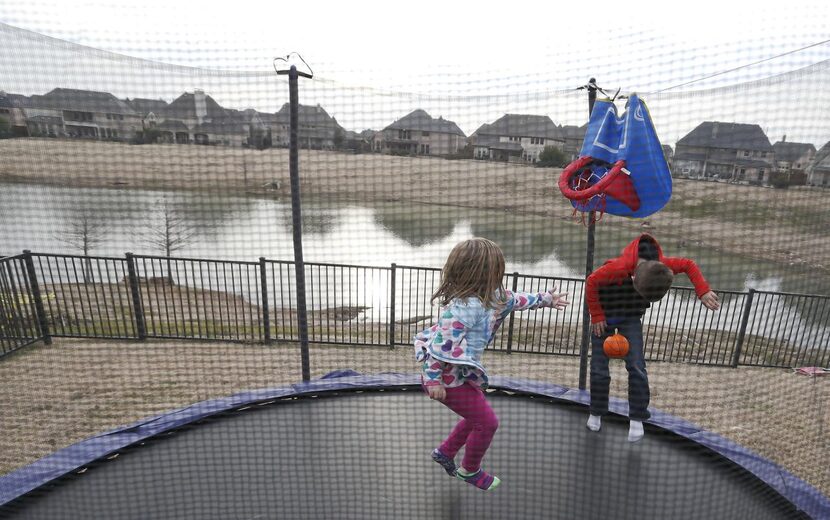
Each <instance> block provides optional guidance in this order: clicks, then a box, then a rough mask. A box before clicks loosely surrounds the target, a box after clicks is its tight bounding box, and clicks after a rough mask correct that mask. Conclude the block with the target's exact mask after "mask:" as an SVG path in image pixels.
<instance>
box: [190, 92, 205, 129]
mask: <svg viewBox="0 0 830 520" xmlns="http://www.w3.org/2000/svg"><path fill="white" fill-rule="evenodd" d="M193 104H194V108H195V109H196V120H197V122H198V123H199V124H202V123H204V122H205V118H206V117H207V103H206V102H205V91H204V90H202V89H198V88H197V89H195V90H194V91H193Z"/></svg>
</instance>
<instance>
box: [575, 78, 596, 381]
mask: <svg viewBox="0 0 830 520" xmlns="http://www.w3.org/2000/svg"><path fill="white" fill-rule="evenodd" d="M596 81H597V80H596V79H595V78H591V79H589V80H588V120H590V119H591V112H592V111H593V110H594V102H595V101H596V100H597V86H596ZM595 221H596V212H595V211H591V212H590V213H589V214H588V239H587V241H586V243H587V245H586V248H585V285H583V293H584V296H587V289H588V276H590V275H591V272H593V270H594V231H595V228H596V225H595V224H596V222H595ZM590 340H591V314H590V313H589V312H588V299H587V298H583V303H582V342H581V344H580V346H579V389H580V390H585V388H586V380H587V379H588V345H590Z"/></svg>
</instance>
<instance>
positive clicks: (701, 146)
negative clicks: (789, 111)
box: [673, 121, 775, 184]
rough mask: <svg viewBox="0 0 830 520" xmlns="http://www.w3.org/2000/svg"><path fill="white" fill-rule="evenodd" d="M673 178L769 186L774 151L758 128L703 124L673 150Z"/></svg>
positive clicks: (740, 125) (754, 126)
mask: <svg viewBox="0 0 830 520" xmlns="http://www.w3.org/2000/svg"><path fill="white" fill-rule="evenodd" d="M673 166H674V168H673V170H674V173H675V174H676V175H678V174H679V175H681V176H689V177H699V178H705V179H727V180H732V181H736V182H737V181H748V182H751V183H760V184H767V183H769V176H770V173H771V172H772V171H773V170H774V169H775V159H774V151H773V148H772V145H771V144H770V142H769V139H768V138H767V136H766V134H764V131H763V130H762V129H761V127H760V126H758V125H751V124H741V123H720V122H717V121H706V122H704V123H701V124H699V125H698V126H697V128H695V129H694V130H692V131H691V132H690V133H688V134H687V135H685V136H684V137H682V138H681V139H680V140H679V141H677V144H676V146H675V152H674V159H673Z"/></svg>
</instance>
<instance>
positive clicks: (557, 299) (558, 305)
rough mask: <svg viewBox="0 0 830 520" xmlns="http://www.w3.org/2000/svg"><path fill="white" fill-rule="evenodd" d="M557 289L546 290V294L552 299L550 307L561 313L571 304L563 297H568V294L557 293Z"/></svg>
mask: <svg viewBox="0 0 830 520" xmlns="http://www.w3.org/2000/svg"><path fill="white" fill-rule="evenodd" d="M558 290H559V288H558V287H556V286H554V287H553V288H552V289H548V293H549V294H550V295H551V297H552V298H553V303H551V307H553V308H554V309H556V310H557V311H561V310H562V309H564V308H565V307H567V306H568V305H569V304H570V303H571V302H569V301H568V300H567V299H566V298H565V297H566V296H568V293H566V292H563V293H557V292H556V291H558Z"/></svg>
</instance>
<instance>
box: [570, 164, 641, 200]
mask: <svg viewBox="0 0 830 520" xmlns="http://www.w3.org/2000/svg"><path fill="white" fill-rule="evenodd" d="M594 161H596V159H594V158H593V157H591V156H590V155H586V156H584V157H580V158H578V159H577V160H575V161H572V162H571V163H570V164H569V165H567V166H566V167H565V169H564V170H562V175H560V176H559V191H561V192H562V195H564V196H565V197H567V198H568V199H570V200H579V201H582V200H586V199H590V198H591V197H593V196H595V195H599V194H601V193H603V192H604V191H605V188H607V187H608V186H609V185H610V184H611V183H612V182H614V180H615V179H616V178H617V176H618V175H619V174H620V173H623V169H624V168H625V161H624V160H619V161H617V162H615V163H614V165H613V166H612V167H611V169H610V170H609V171H608V173H606V174H605V175H604V176H603V177H602V179H600V180H599V181H598V182H597V183H596V184H594V185H593V186H590V187H588V188H586V189H584V190H575V189H573V188H572V187H571V179H573V178H574V177H575V176H576V175H578V174H579V173H580V172H581V171H582V170H583V169H584V168H585V167H586V166H588V165H589V164H591V163H592V162H594Z"/></svg>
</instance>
